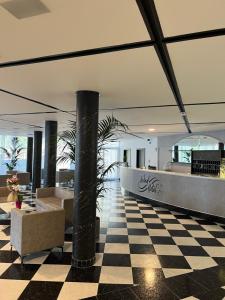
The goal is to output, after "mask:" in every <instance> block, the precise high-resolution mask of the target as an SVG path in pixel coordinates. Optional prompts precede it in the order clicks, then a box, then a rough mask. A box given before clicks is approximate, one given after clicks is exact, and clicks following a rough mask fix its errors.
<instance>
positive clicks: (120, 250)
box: [0, 186, 225, 300]
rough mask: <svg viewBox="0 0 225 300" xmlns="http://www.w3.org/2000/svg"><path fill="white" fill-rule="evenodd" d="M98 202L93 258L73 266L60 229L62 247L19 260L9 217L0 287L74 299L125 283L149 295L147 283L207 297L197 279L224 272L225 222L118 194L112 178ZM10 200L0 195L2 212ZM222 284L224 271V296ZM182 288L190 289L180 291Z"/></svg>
mask: <svg viewBox="0 0 225 300" xmlns="http://www.w3.org/2000/svg"><path fill="white" fill-rule="evenodd" d="M26 197H27V198H28V200H27V201H25V203H23V208H29V205H31V206H32V202H30V200H29V198H30V194H29V193H28V194H27V196H26ZM100 205H101V211H100V213H99V214H100V218H101V234H100V238H99V240H98V241H97V244H96V252H97V255H96V264H95V265H94V266H93V267H92V268H89V269H85V270H81V269H72V268H71V265H70V264H71V251H72V244H71V234H70V233H66V234H65V246H64V253H61V252H60V250H59V249H52V251H43V252H41V253H37V254H35V255H31V256H28V257H27V258H26V259H25V264H24V266H21V265H20V260H19V258H18V254H17V252H16V251H14V252H13V256H12V257H11V256H10V251H9V250H10V244H9V240H10V235H9V234H10V227H9V225H7V224H5V223H4V225H0V291H1V295H4V300H7V299H35V300H37V299H45V300H46V299H51V300H53V299H66V300H70V299H73V300H74V299H82V298H86V297H92V296H93V297H94V296H96V295H97V294H98V295H99V296H98V299H114V298H115V297H114V296H113V294H111V292H112V293H113V292H115V291H119V293H120V298H119V297H117V298H115V299H123V298H121V297H123V296H124V295H126V294H127V295H128V294H129V292H130V291H131V294H130V295H129V297H128V299H149V298H148V297H150V296H149V295H150V294H149V293H150V291H149V290H148V292H146V290H147V289H150V290H151V293H152V294H151V295H152V296H151V297H152V298H151V299H163V298H164V299H170V298H171V299H183V298H185V297H188V296H196V297H195V298H197V299H208V298H207V297H206V298H201V297H200V298H198V297H197V296H199V295H201V294H202V295H205V296H206V293H207V295H208V294H209V292H211V288H210V289H209V288H208V285H207V286H206V285H205V284H204V283H202V284H201V283H199V280H200V279H201V278H205V277H204V276H206V275H204V274H206V273H205V272H211V273H212V274H211V273H210V274H211V275H210V276H211V281H212V282H214V280H216V279H212V278H214V277H215V278H217V277H218V276H217V275H216V274H217V273H218V272H219V270H220V272H224V273H221V274H223V275H221V276H223V277H224V278H225V268H224V267H223V265H225V226H224V225H219V224H215V223H211V222H209V221H206V220H203V219H197V218H193V217H190V216H187V215H184V214H181V213H178V212H175V211H169V210H167V209H165V208H162V207H159V206H152V205H151V204H148V203H143V202H142V201H140V200H136V199H133V198H130V197H122V195H121V193H120V189H119V187H115V186H114V188H113V189H112V190H110V191H109V192H108V193H107V195H106V197H105V198H104V200H103V201H101V204H100ZM12 206H13V204H12V203H1V204H0V208H1V209H0V214H1V213H3V212H8V211H10V210H11V208H12ZM0 224H1V221H0ZM198 270H199V271H198ZM203 273H204V274H203ZM196 274H197V275H196ZM200 274H202V276H200ZM207 274H208V273H207ZM213 274H214V277H213ZM196 276H198V277H196ZM207 276H209V275H207ZM192 277H193V278H192ZM196 278H197V279H196ZM190 280H191V283H192V285H193V286H194V288H195V289H197V290H198V291H200V292H199V293H196V292H195V289H194V288H193V286H192V288H190ZM217 280H218V279H217ZM182 281H184V282H183V284H182ZM180 285H181V286H180ZM224 285H225V279H224V281H223V280H222V279H220V284H219V286H216V288H217V292H218V293H219V294H220V295H223V297H224V296H225V290H224V289H223V288H222V286H224ZM165 286H166V288H165ZM179 286H180V288H178V287H179ZM131 287H132V289H133V290H132V289H131ZM140 287H142V288H140ZM176 289H178V291H177V290H176ZM182 289H183V290H185V291H186V290H187V289H188V292H186V293H184V292H183V293H182V291H181V290H182ZM218 289H219V290H218ZM144 291H145V292H146V293H147V294H144ZM165 291H166V292H167V294H166V296H165ZM162 293H164V294H163V295H164V296H163V298H162ZM104 295H108V296H107V297H108V298H107V297H105V298H104ZM110 295H111V296H110ZM141 295H142V296H143V297H141ZM147 295H148V296H147ZM157 295H158V296H157ZM159 295H160V297H161V298H159ZM113 297H114V298H113ZM132 297H133V298H132ZM146 297H147V298H146ZM93 299H94V298H93ZM190 299H194V298H190ZM211 299H214V298H212V297H211ZM215 299H222V298H215Z"/></svg>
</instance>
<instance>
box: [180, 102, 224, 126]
mask: <svg viewBox="0 0 225 300" xmlns="http://www.w3.org/2000/svg"><path fill="white" fill-rule="evenodd" d="M185 109H186V112H187V115H188V119H189V121H190V122H191V123H193V122H194V123H195V122H225V114H224V111H225V104H224V105H198V106H186V108H185Z"/></svg>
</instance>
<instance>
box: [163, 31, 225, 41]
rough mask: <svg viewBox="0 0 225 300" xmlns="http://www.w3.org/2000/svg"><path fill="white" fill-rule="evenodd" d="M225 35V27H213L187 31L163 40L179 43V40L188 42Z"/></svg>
mask: <svg viewBox="0 0 225 300" xmlns="http://www.w3.org/2000/svg"><path fill="white" fill-rule="evenodd" d="M223 35H225V28H220V29H213V30H207V31H200V32H193V33H186V34H181V35H177V36H170V37H165V38H164V39H163V42H164V43H166V44H170V43H177V42H186V41H191V40H197V39H206V38H211V37H217V36H223Z"/></svg>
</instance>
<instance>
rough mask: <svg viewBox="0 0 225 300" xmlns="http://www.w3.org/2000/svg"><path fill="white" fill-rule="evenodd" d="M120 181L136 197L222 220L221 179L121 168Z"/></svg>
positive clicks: (224, 191) (224, 210) (224, 185)
mask: <svg viewBox="0 0 225 300" xmlns="http://www.w3.org/2000/svg"><path fill="white" fill-rule="evenodd" d="M120 180H121V187H122V188H123V189H124V190H125V191H127V192H130V193H132V194H135V195H137V196H140V197H144V198H145V199H149V200H155V201H157V202H160V203H162V205H163V204H165V205H169V206H171V207H177V208H182V209H185V210H187V211H191V212H192V213H195V212H196V213H201V214H206V215H208V217H210V216H212V217H213V218H218V220H220V218H221V220H223V219H224V220H225V180H224V179H220V178H213V177H203V176H194V175H188V174H180V173H174V172H166V171H153V170H142V169H134V168H126V167H121V170H120ZM224 220H223V221H224Z"/></svg>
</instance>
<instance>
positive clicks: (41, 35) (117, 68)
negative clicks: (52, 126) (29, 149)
mask: <svg viewBox="0 0 225 300" xmlns="http://www.w3.org/2000/svg"><path fill="white" fill-rule="evenodd" d="M2 2H4V1H3V0H0V3H2ZM42 2H43V3H44V4H45V5H46V6H47V7H48V9H49V10H50V13H45V14H42V15H38V16H35V17H30V18H25V19H20V20H19V19H16V18H15V17H14V16H12V15H11V14H10V13H9V12H8V11H6V10H5V9H4V8H3V7H1V6H0V36H1V44H0V63H1V62H6V61H11V60H17V59H25V58H32V57H36V56H44V55H50V54H57V53H64V52H69V51H77V50H85V49H90V48H98V47H105V46H113V45H117V44H124V43H132V42H137V41H143V40H149V39H150V38H149V35H148V32H147V30H146V26H145V24H144V22H143V19H142V16H141V14H140V12H139V10H138V7H137V4H136V1H135V0H123V1H121V0H107V1H106V0H95V1H90V0H76V1H75V0H67V1H62V0H43V1H42ZM155 4H156V8H157V10H158V14H159V18H160V22H161V25H162V29H163V32H164V35H165V36H172V35H178V34H184V33H190V32H197V31H202V30H210V29H216V28H223V27H225V1H224V0H198V1H196V0H189V1H180V0H170V1H165V0H156V1H155ZM224 49H225V36H222V37H216V38H208V39H201V40H193V41H188V42H180V43H174V44H169V45H168V50H169V54H170V56H171V61H172V64H173V66H174V71H175V75H176V78H177V82H178V85H179V88H180V92H181V95H182V99H183V102H184V104H188V103H199V102H215V101H225V85H224V78H225V54H224ZM0 88H1V89H6V90H9V91H10V92H14V93H17V94H20V95H23V96H26V97H29V98H32V99H34V100H38V101H41V102H43V103H45V104H48V105H52V106H55V107H57V108H60V109H61V110H68V111H74V110H76V106H75V91H77V90H81V89H89V90H97V91H99V92H100V109H101V111H100V118H103V117H104V116H105V115H107V114H112V112H113V114H114V115H115V116H116V117H118V118H119V119H120V120H121V121H123V122H125V123H127V124H128V125H131V126H130V128H131V130H132V131H133V132H136V133H148V132H149V131H148V130H149V128H154V129H155V131H154V135H157V134H159V135H161V134H170V133H171V134H172V133H186V132H187V129H186V127H185V125H184V124H183V120H182V118H181V115H180V112H179V110H178V108H177V107H176V106H174V107H163V108H144V109H129V110H115V109H116V108H123V107H134V106H135V107H137V106H152V105H176V102H175V99H174V96H173V94H172V92H171V89H170V87H169V85H168V82H167V79H166V77H165V74H164V72H163V69H162V67H161V64H160V62H159V59H158V57H157V54H156V52H155V50H154V47H146V48H139V49H133V50H126V51H120V52H113V53H107V54H98V55H93V56H86V57H81V58H74V59H67V60H61V61H55V62H50V63H41V64H33V65H26V66H20V67H11V68H2V69H0ZM224 107H225V105H210V106H208V105H207V106H199V105H198V106H186V107H185V109H186V112H187V117H188V119H189V121H190V123H199V122H206V123H207V122H212V121H225V116H223V108H224ZM112 109H114V110H113V111H112ZM29 112H33V113H34V112H54V109H51V108H47V107H44V106H42V105H39V104H35V103H31V102H29V101H26V100H24V99H21V98H18V97H14V96H10V95H7V94H5V93H1V92H0V130H1V131H2V132H7V133H10V134H17V133H18V134H23V133H24V134H31V133H32V132H33V130H34V129H35V127H33V126H39V127H36V129H38V128H40V127H44V122H45V120H58V121H59V128H60V129H63V128H66V126H67V124H68V120H71V119H75V117H73V116H71V115H68V114H65V113H55V114H47V113H44V114H35V115H29V114H22V113H29ZM15 113H18V114H22V115H5V114H15ZM1 119H4V120H7V122H6V121H2V120H1ZM13 122H19V123H22V124H17V123H16V124H15V123H13ZM24 124H30V125H33V126H27V125H24ZM163 124H164V125H163ZM191 129H192V131H193V132H195V131H196V132H197V131H208V130H218V129H225V124H216V125H212V124H204V125H192V124H191Z"/></svg>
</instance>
